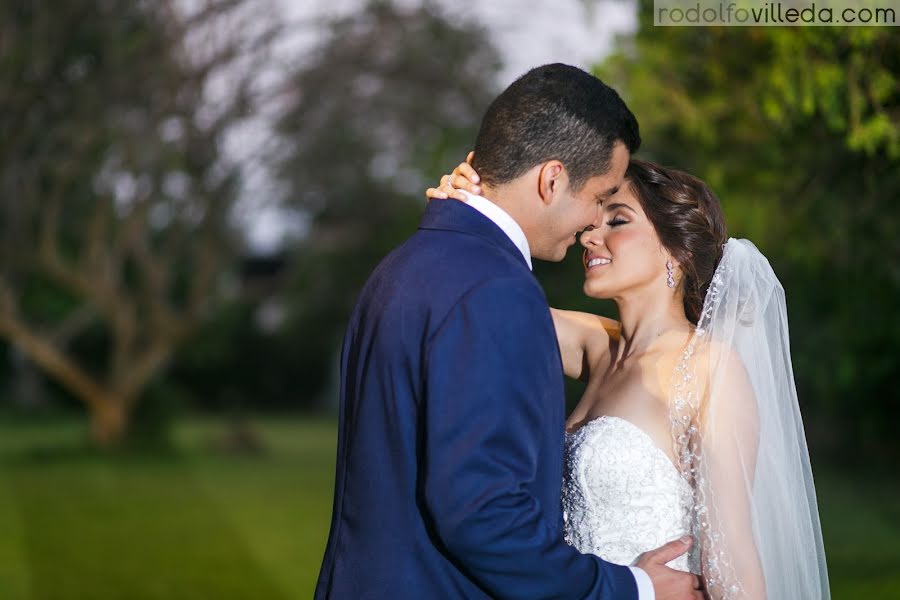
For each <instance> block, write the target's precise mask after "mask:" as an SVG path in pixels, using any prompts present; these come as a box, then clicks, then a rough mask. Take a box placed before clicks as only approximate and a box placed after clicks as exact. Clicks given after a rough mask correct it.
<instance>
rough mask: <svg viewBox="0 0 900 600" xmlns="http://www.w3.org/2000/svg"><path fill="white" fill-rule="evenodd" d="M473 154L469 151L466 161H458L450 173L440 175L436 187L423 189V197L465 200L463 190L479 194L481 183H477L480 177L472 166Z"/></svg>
mask: <svg viewBox="0 0 900 600" xmlns="http://www.w3.org/2000/svg"><path fill="white" fill-rule="evenodd" d="M474 156H475V153H474V152H469V155H468V156H466V162H462V163H459V165H457V167H456V168H455V169H453V172H452V173H450V174H449V175H444V176H442V177H441V179H440V181H439V182H438V187H436V188H428V189H427V190H425V197H426V198H428V200H431V199H433V198H440V199H444V200H445V199H447V198H455V199H456V200H462V201H465V200H466V195H465V194H464V193H463V190H464V191H466V192H469V193H470V194H474V195H476V196H480V195H481V185H479V184H480V183H481V178H480V177H479V176H478V173H476V172H475V169H473V168H472V158H473V157H474Z"/></svg>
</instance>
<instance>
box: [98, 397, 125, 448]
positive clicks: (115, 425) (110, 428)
mask: <svg viewBox="0 0 900 600" xmlns="http://www.w3.org/2000/svg"><path fill="white" fill-rule="evenodd" d="M124 404H125V403H124V402H116V401H110V400H103V401H100V402H93V403H91V404H90V406H91V430H90V439H91V443H93V444H94V446H96V447H98V448H102V449H107V450H109V449H113V448H117V447H119V446H121V445H122V443H123V442H124V440H125V433H126V431H127V430H128V416H129V415H128V412H127V411H126V410H125V408H124Z"/></svg>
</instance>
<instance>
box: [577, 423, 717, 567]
mask: <svg viewBox="0 0 900 600" xmlns="http://www.w3.org/2000/svg"><path fill="white" fill-rule="evenodd" d="M565 450H566V452H565V456H566V469H565V481H564V484H563V492H562V503H563V518H564V521H565V539H566V542H568V543H569V545H571V546H573V547H575V548H576V549H577V550H578V551H579V552H582V553H583V554H594V555H597V556H599V557H601V558H603V559H604V560H606V561H608V562H612V563H616V564H620V565H632V564H633V563H634V562H635V561H636V560H637V559H638V557H639V556H640V555H641V554H642V553H644V552H646V551H648V550H653V549H654V548H658V547H659V546H662V545H663V544H665V543H667V542H670V541H672V540H674V539H677V538H679V537H681V536H682V535H684V534H685V533H686V532H687V531H688V526H689V523H690V519H689V514H690V513H689V511H690V509H691V506H692V500H691V488H690V485H689V484H688V482H687V481H685V479H684V478H683V477H682V476H681V474H680V473H679V472H678V470H677V469H676V468H675V465H673V464H672V461H671V460H669V457H668V456H667V455H666V454H665V453H664V452H663V451H662V450H660V449H659V448H658V447H657V446H656V444H655V443H654V442H653V440H652V439H651V438H650V436H649V435H647V434H646V433H645V432H644V431H643V430H642V429H640V428H639V427H637V426H636V425H634V424H632V423H631V422H630V421H626V420H625V419H621V418H618V417H608V416H603V417H599V418H596V419H592V420H590V421H587V422H586V423H585V424H584V425H582V426H581V427H580V428H579V429H577V430H576V431H574V432H571V433H569V432H566V447H565ZM698 565H699V561H698V555H697V553H696V552H693V551H692V552H690V553H688V554H685V555H682V556H680V557H678V558H676V559H675V560H673V561H672V562H670V563H669V566H670V567H672V568H673V569H679V570H681V571H691V572H694V573H699V572H700V569H699V566H698Z"/></svg>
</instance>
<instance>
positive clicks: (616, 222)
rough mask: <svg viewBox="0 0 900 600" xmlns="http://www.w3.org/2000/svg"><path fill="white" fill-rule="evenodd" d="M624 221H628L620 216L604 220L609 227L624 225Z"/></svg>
mask: <svg viewBox="0 0 900 600" xmlns="http://www.w3.org/2000/svg"><path fill="white" fill-rule="evenodd" d="M626 223H628V221H627V220H626V219H623V218H622V217H615V218H614V219H612V220H611V221H607V222H606V224H607V225H609V226H610V227H618V226H619V225H625V224H626Z"/></svg>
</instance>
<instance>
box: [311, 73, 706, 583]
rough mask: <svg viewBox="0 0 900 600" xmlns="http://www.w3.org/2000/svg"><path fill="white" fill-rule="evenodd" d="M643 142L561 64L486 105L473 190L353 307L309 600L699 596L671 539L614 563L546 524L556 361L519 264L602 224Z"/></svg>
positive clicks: (442, 205) (403, 251) (551, 488)
mask: <svg viewBox="0 0 900 600" xmlns="http://www.w3.org/2000/svg"><path fill="white" fill-rule="evenodd" d="M639 145H640V137H639V134H638V125H637V122H636V120H635V118H634V115H633V114H632V113H631V112H630V111H629V110H628V108H627V107H626V106H625V104H624V103H623V102H622V100H621V99H620V98H619V96H618V94H616V92H615V91H613V90H612V89H610V88H609V87H607V86H606V85H604V84H603V83H602V82H601V81H600V80H598V79H596V78H594V77H592V76H591V75H589V74H587V73H585V72H583V71H581V70H579V69H576V68H575V67H570V66H566V65H560V64H555V65H546V66H543V67H539V68H536V69H533V70H531V71H530V72H528V73H527V74H525V75H524V76H522V77H521V78H520V79H518V80H517V81H515V82H514V83H513V84H512V85H510V86H509V87H508V88H507V89H506V90H505V91H504V92H503V93H502V94H500V96H499V97H497V99H496V100H494V102H493V103H492V104H491V106H490V107H489V108H488V111H487V114H486V115H485V117H484V119H483V121H482V123H481V129H480V131H479V133H478V138H477V141H476V144H475V163H474V167H475V169H476V170H477V171H478V173H480V174H481V177H482V182H483V186H482V187H483V191H484V197H476V196H472V197H471V198H470V201H469V202H468V203H466V204H464V203H461V202H458V201H455V200H447V201H443V200H435V201H432V202H431V203H430V204H429V205H428V208H427V210H426V211H425V215H424V217H423V218H422V222H421V224H420V226H419V231H418V232H417V233H416V234H415V235H413V236H412V237H411V238H410V239H409V240H407V241H406V242H405V243H404V244H403V245H401V246H400V247H399V248H397V249H395V250H394V251H393V252H392V253H391V254H390V255H388V256H387V258H385V259H384V260H383V261H382V263H381V264H380V265H379V266H378V267H377V268H376V269H375V271H374V273H373V274H372V276H371V277H370V278H369V281H368V282H367V284H366V286H365V288H364V289H363V291H362V293H361V296H360V298H359V302H358V304H357V306H356V309H355V311H354V313H353V315H352V317H351V319H350V324H349V327H348V330H347V335H346V337H345V339H344V347H343V352H342V356H341V414H340V432H339V437H338V456H337V478H336V482H335V496H334V512H333V516H332V522H331V533H330V536H329V539H328V546H327V548H326V551H325V559H324V562H323V564H322V570H321V574H320V576H319V582H318V586H317V587H316V593H315V598H316V599H320V600H324V599H326V598H333V599H339V600H343V599H348V600H350V599H353V600H356V599H361V598H373V599H375V598H377V599H390V600H398V599H405V598H409V599H416V600H419V599H441V598H448V599H450V598H452V599H464V598H466V599H467V598H476V599H477V598H602V599H610V600H611V599H619V598H622V599H637V598H640V600H647V599H651V598H653V597H654V595H655V597H656V598H657V599H659V600H664V599H669V598H673V599H674V598H699V597H700V596H699V592H696V591H695V590H694V589H693V588H694V587H695V586H696V585H697V581H696V578H695V577H693V576H690V575H687V574H684V573H680V572H677V571H673V570H671V569H669V568H668V567H666V566H665V562H667V561H669V560H672V559H673V558H675V557H676V556H678V555H680V554H682V553H684V552H685V551H686V550H687V549H688V546H687V545H686V544H684V543H682V542H680V541H675V542H672V543H670V544H667V545H666V546H663V547H662V548H660V549H658V550H655V551H653V552H650V553H647V554H645V555H644V556H643V557H642V559H641V561H640V562H639V563H638V566H637V567H624V566H619V565H614V564H611V563H607V562H604V561H603V560H600V559H599V558H597V557H594V556H588V555H582V554H579V553H578V552H577V551H576V550H574V549H573V548H571V547H570V546H568V545H566V543H565V542H564V541H563V536H562V518H563V517H562V514H561V503H560V487H561V481H562V469H563V428H564V422H565V413H564V410H565V401H564V393H563V375H562V365H561V362H560V357H559V350H558V347H557V342H556V335H555V333H554V329H553V323H552V321H551V317H550V312H549V309H548V306H547V301H546V298H545V296H544V293H543V291H542V289H541V287H540V285H539V284H538V282H537V280H536V279H535V278H534V276H533V275H532V273H531V259H532V257H534V258H539V259H542V260H551V261H560V260H562V259H563V257H564V256H565V254H566V250H567V249H568V248H569V247H570V246H572V245H573V244H574V243H575V240H576V235H577V233H578V232H579V231H581V230H583V229H584V228H586V227H589V226H597V225H598V224H599V218H600V211H599V205H600V203H601V202H602V201H603V200H604V199H605V198H608V197H609V196H610V195H612V194H613V193H615V192H616V190H617V189H618V188H619V186H620V185H621V184H622V181H623V177H624V173H625V169H626V167H627V165H628V159H629V156H630V153H631V152H634V151H636V150H637V148H638V146H639ZM488 198H489V199H490V200H488ZM372 209H373V210H377V207H372ZM639 591H640V594H639Z"/></svg>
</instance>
